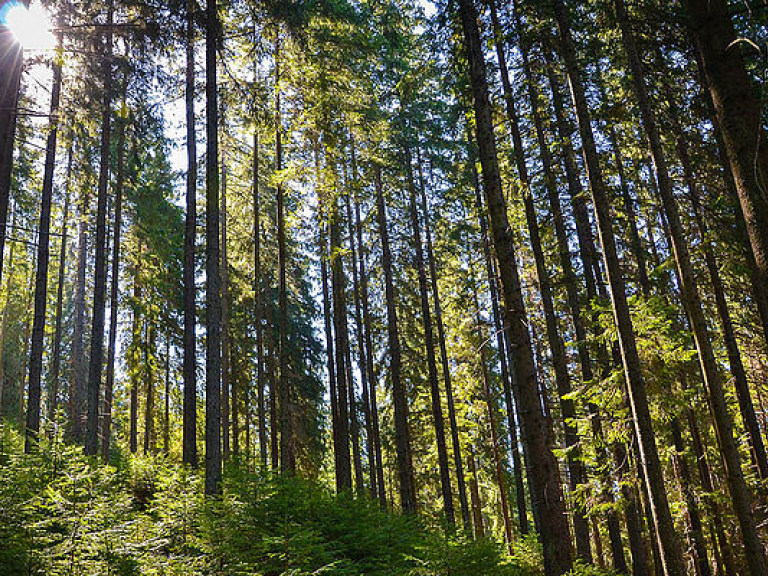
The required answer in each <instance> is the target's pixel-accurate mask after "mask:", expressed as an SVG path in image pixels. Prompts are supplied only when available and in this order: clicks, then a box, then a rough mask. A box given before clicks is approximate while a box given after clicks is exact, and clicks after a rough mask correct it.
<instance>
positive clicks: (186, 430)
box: [182, 0, 197, 467]
mask: <svg viewBox="0 0 768 576" xmlns="http://www.w3.org/2000/svg"><path fill="white" fill-rule="evenodd" d="M186 17H187V21H186V74H185V83H186V84H185V92H184V97H185V102H186V128H187V190H186V194H187V197H186V203H187V207H186V218H185V220H184V361H183V362H184V363H183V367H182V372H183V378H184V407H183V420H184V421H183V424H182V426H183V430H182V460H183V462H184V464H187V465H189V466H192V467H196V466H197V346H196V342H197V335H196V330H197V326H196V323H197V313H196V306H195V300H196V295H197V289H196V287H195V272H196V270H195V239H196V237H197V135H196V134H197V132H196V129H195V0H187V14H186Z"/></svg>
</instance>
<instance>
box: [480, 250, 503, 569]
mask: <svg viewBox="0 0 768 576" xmlns="http://www.w3.org/2000/svg"><path fill="white" fill-rule="evenodd" d="M470 281H471V282H472V299H473V301H474V306H475V326H476V330H477V334H478V336H479V337H478V339H477V340H478V348H479V349H480V359H479V360H480V374H481V376H482V381H483V400H484V401H485V406H486V410H487V414H488V428H489V430H490V434H491V453H492V454H493V468H494V472H495V473H496V484H497V485H498V487H499V502H500V504H501V517H502V520H503V522H504V536H505V538H506V540H507V548H508V550H509V553H510V555H512V554H514V550H513V549H512V521H511V520H510V517H509V506H508V505H507V483H506V482H505V481H504V467H503V465H502V463H501V455H500V450H499V439H498V435H497V434H496V416H495V415H494V411H495V409H496V406H495V402H494V401H493V396H492V395H491V385H490V377H489V375H488V358H487V354H486V351H485V341H486V340H487V338H486V335H485V334H484V332H485V331H484V330H483V320H482V318H481V316H480V302H479V300H478V298H477V286H475V284H474V281H475V280H474V271H473V270H472V263H471V255H470Z"/></svg>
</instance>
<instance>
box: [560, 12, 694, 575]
mask: <svg viewBox="0 0 768 576" xmlns="http://www.w3.org/2000/svg"><path fill="white" fill-rule="evenodd" d="M554 9H555V10H554V11H555V17H556V20H557V25H558V29H559V31H560V40H561V49H562V53H563V56H564V59H565V64H566V69H567V72H568V78H569V81H570V85H571V95H572V97H573V103H574V107H575V109H576V117H577V120H578V124H579V132H580V135H581V141H582V147H583V150H584V155H585V160H586V164H587V175H588V177H589V182H590V188H591V191H592V200H593V203H594V206H595V213H596V220H597V224H598V232H599V235H600V243H601V246H602V249H603V259H604V262H605V267H606V272H607V275H608V282H609V285H610V295H611V301H612V305H613V313H614V319H615V322H616V326H617V329H618V335H619V344H620V347H621V359H622V363H623V366H624V372H625V376H626V379H627V388H628V391H629V400H630V406H631V409H632V417H633V422H634V425H635V429H636V433H637V436H638V439H639V452H640V456H641V465H642V466H643V468H644V471H645V475H646V478H647V481H648V488H649V499H650V501H651V502H652V507H651V508H652V511H653V520H654V523H655V527H656V532H657V534H658V538H659V543H660V547H661V549H662V552H663V558H662V563H663V565H664V569H665V570H666V572H667V574H668V576H682V575H683V574H684V573H685V566H684V564H683V558H682V551H681V549H680V542H679V540H678V537H677V534H676V532H675V527H674V523H673V521H672V514H671V512H670V510H669V502H668V500H667V494H666V491H665V488H664V477H663V475H662V470H661V462H660V460H659V454H658V450H657V447H656V440H655V436H654V433H653V427H652V423H651V414H650V410H649V406H648V397H647V392H646V388H645V380H644V378H643V375H642V372H641V367H640V357H639V354H638V352H637V343H636V340H635V332H634V327H633V324H632V317H631V315H630V310H629V304H628V302H627V295H626V288H625V284H624V279H623V278H622V276H621V268H620V264H619V259H618V255H617V252H616V240H615V238H614V235H613V222H612V219H613V217H612V214H611V207H610V202H609V200H608V193H607V190H606V186H605V183H604V181H603V174H602V170H601V168H600V161H599V158H598V155H597V148H596V146H595V140H594V135H593V133H592V126H591V124H590V113H589V108H588V105H587V100H586V97H585V93H584V87H583V85H582V81H581V71H580V70H579V64H578V61H577V57H576V49H575V46H574V42H573V38H572V36H571V30H570V23H569V20H568V18H569V17H568V14H567V8H566V6H565V4H564V3H563V1H562V0H555V2H554Z"/></svg>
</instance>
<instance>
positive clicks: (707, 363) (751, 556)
mask: <svg viewBox="0 0 768 576" xmlns="http://www.w3.org/2000/svg"><path fill="white" fill-rule="evenodd" d="M615 7H616V15H617V18H618V21H619V26H620V27H621V30H622V37H623V40H624V48H625V50H626V53H627V58H628V60H629V65H630V70H631V72H632V79H633V85H634V89H635V96H636V97H637V100H638V104H639V106H640V114H641V118H642V123H643V127H644V128H645V132H646V135H647V137H648V142H649V145H650V149H651V154H652V157H653V163H654V167H655V169H656V181H657V184H658V191H659V194H660V196H661V201H662V206H663V209H664V216H665V217H666V220H667V224H668V226H669V231H670V235H671V240H672V251H673V255H674V257H675V263H676V265H677V270H678V273H679V279H680V291H681V294H680V296H681V299H682V301H683V306H684V308H685V311H686V312H687V315H688V318H689V320H690V324H691V328H692V331H693V337H694V341H695V342H696V349H697V351H698V356H699V363H700V366H701V373H702V377H703V380H704V387H705V389H706V391H707V399H708V401H709V408H710V412H711V413H712V418H713V420H714V424H715V430H716V432H717V439H718V444H719V446H720V451H721V454H722V458H723V464H724V467H725V474H726V479H727V482H728V487H729V490H730V494H731V500H732V502H733V509H734V512H735V513H736V517H737V518H738V520H739V526H740V527H741V535H742V539H743V541H744V553H745V556H746V558H747V564H748V565H749V569H750V573H751V574H752V575H753V576H763V575H765V574H768V566H767V565H766V561H765V552H764V550H763V545H762V543H761V542H760V537H759V535H758V532H757V526H756V524H755V519H754V517H753V515H752V503H751V497H750V494H749V492H748V490H747V485H746V482H745V480H744V476H743V472H742V469H741V462H740V457H739V451H738V446H737V443H736V440H735V438H734V436H733V421H732V417H731V414H730V411H729V410H728V406H727V403H726V400H725V392H724V390H723V385H722V380H721V376H720V372H719V369H718V365H717V359H716V358H715V354H714V350H713V348H712V342H711V339H710V335H709V328H708V326H707V320H706V316H705V314H704V309H703V306H702V302H701V296H700V295H699V290H698V286H697V283H696V278H695V272H694V270H693V265H692V264H691V258H690V253H689V251H688V245H687V242H686V239H685V232H684V230H683V225H682V222H681V219H680V212H679V208H678V206H677V201H676V200H675V196H674V190H673V184H672V180H671V178H670V176H669V172H668V169H667V164H666V157H665V155H664V150H663V148H662V142H661V135H660V133H659V128H658V124H657V121H656V115H655V112H654V110H653V107H652V106H651V103H650V100H649V98H648V94H647V88H646V85H645V75H644V71H643V65H642V62H641V60H640V57H639V53H638V50H637V46H636V43H635V38H634V34H633V31H632V28H631V25H630V22H629V17H628V14H627V12H626V7H625V5H624V1H623V0H615ZM767 174H768V173H767ZM766 214H767V215H768V212H766ZM766 278H768V277H766Z"/></svg>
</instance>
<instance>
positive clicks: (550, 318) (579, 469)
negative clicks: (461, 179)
mask: <svg viewBox="0 0 768 576" xmlns="http://www.w3.org/2000/svg"><path fill="white" fill-rule="evenodd" d="M491 18H492V22H493V34H494V44H495V46H496V55H497V57H498V59H499V70H500V73H501V83H502V86H503V90H504V101H505V104H506V111H507V118H508V120H509V130H510V132H511V136H512V144H513V148H514V160H515V166H516V168H517V175H518V177H519V178H520V185H521V190H520V193H521V195H522V197H523V205H524V207H525V219H526V224H527V226H528V240H529V242H530V244H531V250H532V252H533V258H534V262H535V265H536V281H537V283H538V289H539V294H540V297H541V304H542V308H543V309H544V322H545V325H546V331H547V340H548V342H549V349H550V354H551V357H552V365H553V367H554V370H555V383H556V386H557V393H558V396H559V399H560V411H561V414H562V419H563V432H564V440H565V449H566V453H567V457H566V458H567V464H568V476H569V480H570V482H569V487H570V489H571V491H574V490H576V489H577V488H578V486H579V484H583V483H584V482H586V479H587V478H586V476H587V474H586V469H585V468H584V465H583V462H582V461H581V448H580V446H579V438H578V433H577V429H576V424H575V419H576V408H575V406H574V403H573V400H571V399H570V398H569V395H570V394H571V392H572V391H573V389H572V387H571V378H570V375H569V372H568V358H567V356H566V353H565V345H564V343H563V339H562V336H561V335H560V329H559V327H558V324H557V317H556V315H555V307H554V302H553V297H552V285H551V282H550V277H549V271H548V270H547V264H546V261H545V259H544V250H543V248H542V243H541V236H540V232H539V223H538V216H537V215H536V206H535V204H534V199H533V190H532V189H531V181H530V177H529V175H528V167H527V166H526V158H525V148H524V146H523V139H522V136H521V134H520V121H519V116H518V113H517V109H516V106H515V98H514V94H513V93H512V85H511V83H510V80H509V72H508V70H507V63H506V54H505V53H504V48H503V46H502V32H501V25H500V23H499V18H498V14H497V11H496V3H495V2H491ZM521 45H522V43H521ZM524 62H525V60H524ZM573 528H574V534H575V536H576V553H577V554H578V556H579V558H581V559H582V560H584V561H585V562H587V563H591V562H592V551H591V546H590V539H589V524H588V523H587V519H586V510H585V509H584V507H583V506H581V505H577V504H575V505H574V510H573Z"/></svg>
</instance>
